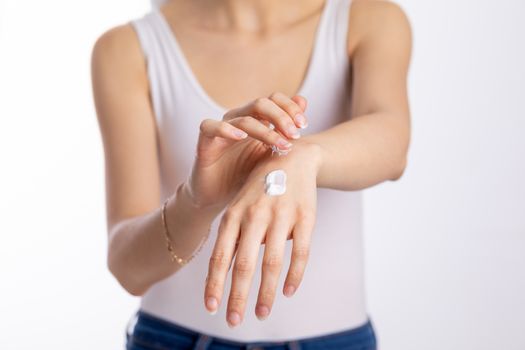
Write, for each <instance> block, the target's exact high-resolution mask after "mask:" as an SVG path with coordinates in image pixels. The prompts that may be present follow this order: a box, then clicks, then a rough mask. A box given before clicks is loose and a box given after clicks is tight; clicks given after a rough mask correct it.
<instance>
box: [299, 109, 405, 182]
mask: <svg viewBox="0 0 525 350" xmlns="http://www.w3.org/2000/svg"><path fill="white" fill-rule="evenodd" d="M301 139H302V142H310V143H313V144H317V145H318V146H319V149H320V151H319V153H320V158H321V162H320V164H321V165H320V167H319V172H318V176H317V186H318V187H327V188H334V189H340V190H359V189H363V188H366V187H370V186H373V185H375V184H377V183H380V182H382V181H385V180H396V179H398V178H399V177H400V176H401V175H402V173H403V171H404V168H405V164H406V154H407V150H408V144H409V119H408V116H401V115H394V114H392V113H384V112H377V113H371V114H367V115H361V116H358V117H357V118H352V119H351V120H349V121H346V122H343V123H340V124H338V125H336V126H334V127H332V128H330V129H327V130H325V131H322V132H320V133H316V134H311V135H305V136H303V137H302V138H301Z"/></svg>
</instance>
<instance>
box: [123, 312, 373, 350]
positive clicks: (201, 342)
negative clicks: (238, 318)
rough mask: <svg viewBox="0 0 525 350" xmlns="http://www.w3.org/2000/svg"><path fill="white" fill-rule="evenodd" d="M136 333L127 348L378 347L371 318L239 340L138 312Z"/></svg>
mask: <svg viewBox="0 0 525 350" xmlns="http://www.w3.org/2000/svg"><path fill="white" fill-rule="evenodd" d="M137 316H138V318H137V322H136V324H135V326H134V327H133V333H132V334H129V333H128V332H126V349H127V350H149V349H156V350H171V349H174V350H262V349H264V350H270V349H271V350H319V349H326V350H376V349H377V346H376V337H375V333H374V328H373V327H372V324H371V322H370V320H368V321H367V323H365V324H364V325H362V326H360V327H357V328H353V329H348V330H344V331H340V332H336V333H330V334H326V335H322V336H317V337H308V338H300V339H295V340H289V341H275V342H267V341H264V342H263V341H261V342H238V341H233V340H228V339H225V338H220V337H215V336H211V335H208V334H204V333H200V332H196V331H193V330H191V329H188V328H186V327H183V326H181V325H178V324H175V323H172V322H168V321H165V320H162V319H159V318H157V317H155V316H153V315H150V314H147V313H145V312H143V311H140V310H139V311H138V312H137Z"/></svg>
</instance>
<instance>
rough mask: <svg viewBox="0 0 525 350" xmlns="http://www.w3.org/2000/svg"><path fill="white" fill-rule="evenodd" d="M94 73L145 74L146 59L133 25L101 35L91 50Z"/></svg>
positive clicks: (126, 25)
mask: <svg viewBox="0 0 525 350" xmlns="http://www.w3.org/2000/svg"><path fill="white" fill-rule="evenodd" d="M91 67H92V70H93V73H96V72H97V71H99V70H103V71H104V70H111V71H112V72H113V73H115V74H118V72H127V73H130V72H136V73H137V74H143V73H144V72H145V58H144V55H143V52H142V49H141V46H140V42H139V39H138V37H137V34H136V32H135V29H134V28H133V26H132V24H131V23H129V22H128V23H125V24H121V25H117V26H115V27H112V28H109V29H107V30H106V31H105V32H103V33H102V34H100V36H99V37H98V38H97V39H96V41H95V43H94V44H93V47H92V50H91Z"/></svg>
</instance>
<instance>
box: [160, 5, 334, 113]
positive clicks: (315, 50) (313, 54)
mask: <svg viewBox="0 0 525 350" xmlns="http://www.w3.org/2000/svg"><path fill="white" fill-rule="evenodd" d="M329 1H330V0H325V2H324V4H323V8H322V10H321V15H320V18H319V21H318V23H317V27H316V29H315V34H314V43H313V47H312V50H311V51H310V56H309V59H308V65H307V68H306V74H305V75H304V76H303V80H302V82H301V84H300V86H299V89H298V91H297V92H296V93H295V95H301V96H303V94H304V92H305V90H306V88H307V87H308V85H309V83H310V80H311V79H312V78H311V76H312V75H313V70H314V66H315V63H316V61H317V56H318V55H319V49H320V48H319V47H320V44H319V41H320V40H321V39H320V38H321V30H322V28H323V27H324V22H325V18H326V16H327V13H328V7H329V4H328V3H329ZM153 13H154V14H156V15H157V17H158V18H159V20H160V22H161V23H162V26H163V28H164V30H165V31H166V32H167V35H168V37H169V41H170V43H171V45H172V47H173V49H174V51H175V54H176V55H177V57H178V59H179V62H180V63H181V65H182V68H183V69H182V70H183V71H184V73H185V74H186V77H187V78H188V80H189V82H190V83H191V85H192V87H193V88H194V89H195V91H196V92H197V93H198V94H199V95H200V96H201V98H203V99H204V101H205V102H206V103H207V104H208V105H209V106H211V107H212V108H214V109H216V110H218V111H219V112H221V115H222V114H224V113H226V112H227V111H228V110H230V108H226V107H224V106H222V105H221V104H220V103H218V102H217V101H215V99H214V98H212V97H211V96H210V95H209V94H208V92H207V91H206V90H205V89H204V87H203V86H202V85H201V83H200V82H199V80H198V79H197V76H196V75H195V72H193V70H192V69H191V66H190V64H189V62H188V60H187V58H186V55H185V54H184V52H183V51H182V48H181V46H180V44H179V42H178V39H177V37H176V35H175V33H174V31H173V30H172V29H171V26H170V24H169V22H168V20H167V19H166V17H165V16H164V14H163V13H162V12H161V11H160V7H159V8H156V9H155V10H154V11H153ZM292 96H294V95H292Z"/></svg>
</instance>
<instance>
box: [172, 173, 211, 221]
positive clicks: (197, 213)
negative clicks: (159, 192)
mask: <svg viewBox="0 0 525 350" xmlns="http://www.w3.org/2000/svg"><path fill="white" fill-rule="evenodd" d="M188 185H189V184H188V182H187V181H184V182H182V183H181V184H179V185H178V186H177V189H176V191H175V196H176V199H177V202H178V203H179V205H180V206H182V207H183V208H185V209H184V211H185V212H186V214H187V215H188V216H189V217H196V218H200V219H202V218H209V219H210V220H213V218H215V217H216V216H217V214H218V213H219V212H220V210H219V208H215V207H212V206H205V205H202V204H201V203H199V202H198V201H197V200H196V199H195V197H194V196H193V195H192V192H191V189H190V188H189V186H188Z"/></svg>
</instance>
